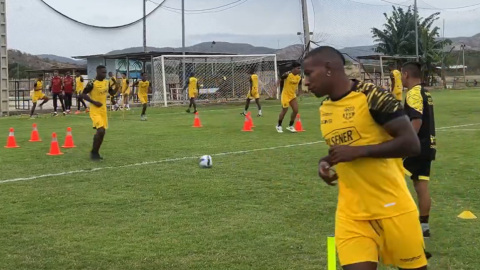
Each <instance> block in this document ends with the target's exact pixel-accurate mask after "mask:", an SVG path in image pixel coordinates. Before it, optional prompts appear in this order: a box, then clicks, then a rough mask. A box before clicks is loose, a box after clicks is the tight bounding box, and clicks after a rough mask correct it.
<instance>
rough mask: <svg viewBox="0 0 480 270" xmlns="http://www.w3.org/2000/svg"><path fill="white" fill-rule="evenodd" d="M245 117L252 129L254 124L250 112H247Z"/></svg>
mask: <svg viewBox="0 0 480 270" xmlns="http://www.w3.org/2000/svg"><path fill="white" fill-rule="evenodd" d="M247 117H248V121H250V126H251V127H252V128H254V127H255V124H254V123H253V119H252V114H251V113H250V112H247Z"/></svg>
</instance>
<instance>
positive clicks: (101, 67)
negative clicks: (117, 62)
mask: <svg viewBox="0 0 480 270" xmlns="http://www.w3.org/2000/svg"><path fill="white" fill-rule="evenodd" d="M103 68H106V67H105V66H104V65H98V66H97V70H99V69H103Z"/></svg>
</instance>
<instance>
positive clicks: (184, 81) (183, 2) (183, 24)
mask: <svg viewBox="0 0 480 270" xmlns="http://www.w3.org/2000/svg"><path fill="white" fill-rule="evenodd" d="M182 55H183V56H184V57H183V58H182V73H183V76H182V89H185V83H186V78H185V73H186V72H185V0H182Z"/></svg>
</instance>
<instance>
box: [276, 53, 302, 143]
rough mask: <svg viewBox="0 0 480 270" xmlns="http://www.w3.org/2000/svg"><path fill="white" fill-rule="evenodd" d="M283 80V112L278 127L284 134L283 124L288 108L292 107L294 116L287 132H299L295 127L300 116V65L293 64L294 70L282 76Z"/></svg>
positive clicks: (278, 130)
mask: <svg viewBox="0 0 480 270" xmlns="http://www.w3.org/2000/svg"><path fill="white" fill-rule="evenodd" d="M281 80H282V81H283V89H282V99H281V102H282V111H281V112H280V115H279V116H278V125H277V126H276V129H277V132H278V133H283V129H282V122H283V118H284V117H285V114H287V111H288V107H292V115H291V116H290V123H289V124H288V127H287V130H288V131H290V132H294V133H295V132H297V130H295V128H294V127H293V123H295V118H296V117H297V114H298V102H297V91H298V89H299V88H300V85H301V80H302V78H301V77H300V64H299V63H297V62H295V63H292V70H291V71H290V72H288V73H286V74H285V75H283V76H282V78H281Z"/></svg>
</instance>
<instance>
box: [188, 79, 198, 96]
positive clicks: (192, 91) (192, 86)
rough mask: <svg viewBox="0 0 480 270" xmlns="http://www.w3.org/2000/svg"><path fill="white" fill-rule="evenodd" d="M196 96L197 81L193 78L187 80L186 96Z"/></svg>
mask: <svg viewBox="0 0 480 270" xmlns="http://www.w3.org/2000/svg"><path fill="white" fill-rule="evenodd" d="M197 94H198V80H197V78H195V77H190V78H189V79H188V96H189V97H190V98H192V97H195V96H197Z"/></svg>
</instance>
